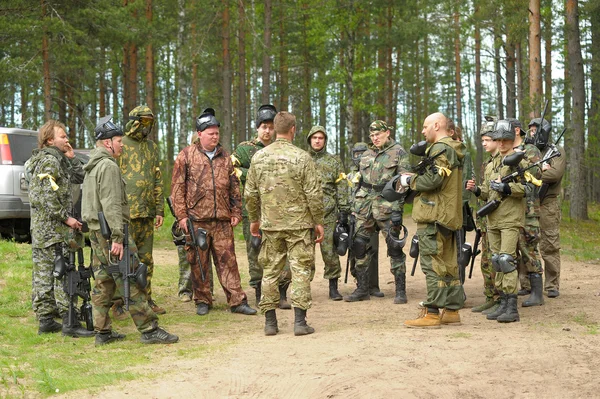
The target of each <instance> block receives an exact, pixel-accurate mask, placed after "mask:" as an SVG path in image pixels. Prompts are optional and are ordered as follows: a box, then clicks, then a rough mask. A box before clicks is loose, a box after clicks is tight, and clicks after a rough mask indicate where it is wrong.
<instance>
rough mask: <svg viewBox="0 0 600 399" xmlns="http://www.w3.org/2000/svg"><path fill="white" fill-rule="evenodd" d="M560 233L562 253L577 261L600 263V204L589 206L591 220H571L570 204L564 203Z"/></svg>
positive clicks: (562, 205)
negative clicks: (599, 229)
mask: <svg viewBox="0 0 600 399" xmlns="http://www.w3.org/2000/svg"><path fill="white" fill-rule="evenodd" d="M561 208H562V223H561V231H560V234H561V235H560V243H561V252H562V253H563V254H565V255H569V256H572V257H573V258H574V259H575V260H577V261H583V262H590V263H600V234H598V222H600V204H597V203H590V204H588V215H589V217H590V219H589V220H573V219H570V218H569V216H568V215H569V203H568V202H567V201H563V202H562V204H561Z"/></svg>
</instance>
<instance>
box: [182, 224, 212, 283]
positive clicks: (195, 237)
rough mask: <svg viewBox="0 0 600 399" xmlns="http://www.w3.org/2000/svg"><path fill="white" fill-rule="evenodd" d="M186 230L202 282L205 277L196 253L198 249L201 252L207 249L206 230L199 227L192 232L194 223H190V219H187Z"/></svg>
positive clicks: (198, 253)
mask: <svg viewBox="0 0 600 399" xmlns="http://www.w3.org/2000/svg"><path fill="white" fill-rule="evenodd" d="M187 229H188V233H189V235H190V241H191V242H190V245H191V246H192V247H194V251H195V255H196V262H198V267H200V278H201V279H202V281H203V282H204V281H205V280H206V277H205V276H204V269H203V268H202V263H201V261H200V252H198V248H200V250H201V251H206V249H207V248H208V241H206V230H204V229H203V228H200V227H198V229H197V230H194V222H192V219H191V218H189V217H188V219H187Z"/></svg>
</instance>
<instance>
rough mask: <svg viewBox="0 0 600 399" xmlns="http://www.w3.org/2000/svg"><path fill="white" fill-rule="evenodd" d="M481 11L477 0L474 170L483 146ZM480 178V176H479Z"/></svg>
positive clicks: (479, 160) (479, 159) (477, 169)
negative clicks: (480, 131) (481, 131)
mask: <svg viewBox="0 0 600 399" xmlns="http://www.w3.org/2000/svg"><path fill="white" fill-rule="evenodd" d="M480 18H481V12H480V8H479V1H478V0H476V1H475V26H474V29H475V32H474V36H475V119H476V124H477V125H476V130H475V131H476V132H477V134H476V136H475V148H476V149H477V152H476V154H475V170H476V171H480V170H481V164H482V163H483V147H482V145H481V140H479V130H480V129H481V125H482V123H483V117H482V110H481V20H480ZM480 179H481V176H480Z"/></svg>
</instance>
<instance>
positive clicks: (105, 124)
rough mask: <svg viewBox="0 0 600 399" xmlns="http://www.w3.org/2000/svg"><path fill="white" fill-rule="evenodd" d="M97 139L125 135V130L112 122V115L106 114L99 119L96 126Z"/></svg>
mask: <svg viewBox="0 0 600 399" xmlns="http://www.w3.org/2000/svg"><path fill="white" fill-rule="evenodd" d="M94 135H95V137H96V140H106V139H111V138H113V137H115V136H123V130H121V128H120V127H118V126H117V125H115V124H114V123H113V122H112V115H106V116H105V117H102V118H100V120H98V124H97V125H96V127H95V128H94Z"/></svg>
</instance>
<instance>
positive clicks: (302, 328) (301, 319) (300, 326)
mask: <svg viewBox="0 0 600 399" xmlns="http://www.w3.org/2000/svg"><path fill="white" fill-rule="evenodd" d="M314 332H315V329H314V328H312V327H311V326H309V325H308V324H306V310H305V309H300V308H294V335H307V334H312V333H314Z"/></svg>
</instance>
